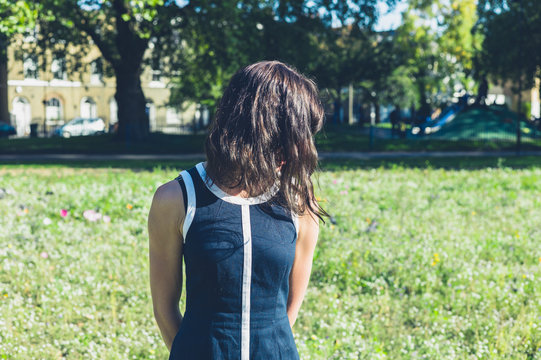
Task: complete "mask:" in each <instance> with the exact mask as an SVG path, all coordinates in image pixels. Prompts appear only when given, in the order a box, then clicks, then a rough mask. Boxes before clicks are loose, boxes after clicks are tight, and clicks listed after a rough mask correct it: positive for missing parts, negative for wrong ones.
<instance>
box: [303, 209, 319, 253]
mask: <svg viewBox="0 0 541 360" xmlns="http://www.w3.org/2000/svg"><path fill="white" fill-rule="evenodd" d="M318 234H319V217H318V216H317V215H316V214H314V213H313V212H311V211H309V210H307V211H305V212H304V214H300V215H299V242H301V243H303V244H305V245H306V246H309V247H312V246H315V244H316V242H317V238H318Z"/></svg>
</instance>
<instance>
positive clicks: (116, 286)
mask: <svg viewBox="0 0 541 360" xmlns="http://www.w3.org/2000/svg"><path fill="white" fill-rule="evenodd" d="M468 164H471V166H467V165H468ZM191 165H193V163H190V162H183V163H173V162H168V163H164V164H156V163H151V162H138V163H126V162H122V163H120V162H118V163H87V164H82V165H81V164H79V166H77V167H74V166H55V165H7V166H3V167H2V168H0V188H1V189H0V359H2V358H4V359H61V358H66V359H164V358H166V357H167V352H166V349H165V346H164V345H163V344H162V341H161V339H160V336H159V333H158V329H157V326H156V325H155V323H154V320H153V316H152V308H151V300H150V293H149V286H148V260H147V251H148V245H147V242H148V239H147V231H146V216H147V213H148V208H149V205H150V200H151V197H152V193H153V191H154V189H155V188H156V187H157V186H158V185H159V184H161V183H163V182H165V181H167V180H169V179H172V178H174V177H175V176H176V174H177V172H178V171H179V170H180V169H181V168H184V167H187V166H191ZM380 165H381V166H380ZM464 167H467V169H464ZM540 178H541V165H540V164H539V160H538V159H537V158H510V159H504V160H501V159H500V160H498V159H476V160H474V161H473V162H470V161H469V160H468V159H444V160H430V161H427V160H422V159H413V160H410V161H406V162H404V163H403V164H402V165H397V164H396V163H393V162H390V161H388V160H387V161H385V162H383V163H379V164H378V163H375V162H369V163H359V162H354V161H339V162H337V161H333V162H327V163H323V171H322V173H321V174H320V176H319V184H320V189H319V190H318V197H319V198H320V199H321V202H322V204H323V206H324V207H325V208H326V209H327V210H328V211H329V212H330V213H331V214H332V216H333V218H332V219H331V220H330V221H327V223H326V224H324V225H322V226H321V233H320V240H319V242H318V246H317V250H316V254H315V259H314V267H313V272H312V278H311V283H310V287H309V290H308V293H307V295H306V299H305V302H304V304H303V307H302V309H301V313H300V315H299V318H298V321H297V323H296V324H295V327H294V329H293V330H294V334H295V338H296V342H297V346H298V348H299V352H300V355H301V358H302V359H404V360H405V359H513V360H514V359H524V360H526V359H541V282H540V279H541V246H540V239H541V227H540V226H539V220H540V219H541V196H540V195H541V182H540V181H539V179H540ZM63 210H64V211H63ZM89 210H92V211H89ZM182 299H184V296H183V298H182ZM182 301H183V300H182Z"/></svg>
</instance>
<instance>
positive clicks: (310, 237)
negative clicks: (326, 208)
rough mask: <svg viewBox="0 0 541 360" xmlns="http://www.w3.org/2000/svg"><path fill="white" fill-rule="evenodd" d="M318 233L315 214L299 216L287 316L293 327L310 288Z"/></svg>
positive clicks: (317, 222) (317, 220)
mask: <svg viewBox="0 0 541 360" xmlns="http://www.w3.org/2000/svg"><path fill="white" fill-rule="evenodd" d="M318 234H319V219H318V218H317V217H316V216H315V215H313V214H312V213H308V214H306V215H303V216H300V217H299V236H298V238H297V244H296V246H295V260H294V261H293V267H292V269H291V273H290V275H289V296H288V299H287V316H288V318H289V324H290V325H291V327H293V325H294V324H295V320H296V319H297V315H298V314H299V310H300V308H301V304H302V301H303V299H304V295H305V294H306V289H307V288H308V281H309V280H310V272H311V270H312V259H313V257H314V250H315V248H316V243H317V237H318Z"/></svg>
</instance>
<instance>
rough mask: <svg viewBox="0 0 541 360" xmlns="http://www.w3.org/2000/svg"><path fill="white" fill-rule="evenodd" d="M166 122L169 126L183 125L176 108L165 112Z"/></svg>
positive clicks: (170, 108)
mask: <svg viewBox="0 0 541 360" xmlns="http://www.w3.org/2000/svg"><path fill="white" fill-rule="evenodd" d="M165 122H166V123H167V124H168V125H180V124H181V123H182V119H181V117H180V114H179V112H178V110H177V109H176V108H174V107H168V108H167V110H166V112H165Z"/></svg>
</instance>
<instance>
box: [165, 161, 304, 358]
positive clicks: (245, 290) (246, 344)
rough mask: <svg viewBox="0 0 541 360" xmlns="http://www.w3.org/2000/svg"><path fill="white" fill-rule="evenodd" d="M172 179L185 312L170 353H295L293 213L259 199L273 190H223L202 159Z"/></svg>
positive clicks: (213, 355) (218, 355)
mask: <svg viewBox="0 0 541 360" xmlns="http://www.w3.org/2000/svg"><path fill="white" fill-rule="evenodd" d="M177 179H178V180H179V184H180V185H181V188H182V191H183V194H184V199H185V201H184V202H185V206H186V218H185V220H184V226H183V229H182V230H183V235H184V245H183V256H184V262H185V265H186V312H185V313H184V318H183V320H182V323H181V326H180V329H179V331H178V333H177V334H176V336H175V339H174V341H173V345H172V348H171V353H170V356H169V359H186V360H188V359H189V360H191V359H194V360H196V359H197V360H205V359H241V360H248V359H288V360H290V359H299V355H298V352H297V348H296V346H295V341H294V339H293V333H292V332H291V327H290V325H289V320H288V317H287V312H286V308H287V298H288V293H289V274H290V271H291V267H292V265H293V260H294V257H295V243H296V240H297V232H298V231H297V227H298V226H297V220H296V217H294V216H291V214H290V213H289V212H288V211H286V210H285V209H284V208H283V207H280V206H277V205H268V204H266V202H267V201H268V199H269V198H270V197H272V195H273V192H272V191H271V192H269V193H267V194H263V195H262V196H259V197H253V198H240V197H237V196H231V195H228V194H227V193H225V192H223V191H222V190H221V189H220V188H219V187H218V186H216V185H215V184H213V183H212V182H211V181H210V179H208V177H207V174H206V171H205V167H204V164H203V163H200V164H198V165H197V166H195V167H194V168H191V169H189V170H188V171H183V172H181V174H180V176H179V177H178V178H177ZM264 206H265V208H263V207H264Z"/></svg>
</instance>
